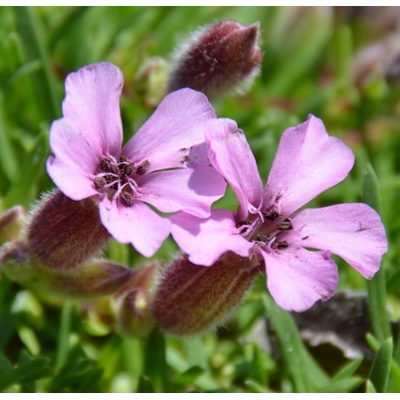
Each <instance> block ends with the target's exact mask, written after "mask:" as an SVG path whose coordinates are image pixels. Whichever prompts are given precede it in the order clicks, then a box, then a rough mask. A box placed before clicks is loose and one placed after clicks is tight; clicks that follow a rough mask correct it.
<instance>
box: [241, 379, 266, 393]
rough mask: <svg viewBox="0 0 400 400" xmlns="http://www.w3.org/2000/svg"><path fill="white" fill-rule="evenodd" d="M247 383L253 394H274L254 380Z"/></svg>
mask: <svg viewBox="0 0 400 400" xmlns="http://www.w3.org/2000/svg"><path fill="white" fill-rule="evenodd" d="M245 383H246V385H247V386H248V387H249V388H250V389H251V391H252V392H253V393H272V391H271V390H270V389H268V388H267V387H266V386H264V385H261V384H260V383H258V382H255V381H253V380H247V381H246V382H245Z"/></svg>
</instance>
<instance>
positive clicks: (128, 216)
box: [99, 197, 171, 257]
mask: <svg viewBox="0 0 400 400" xmlns="http://www.w3.org/2000/svg"><path fill="white" fill-rule="evenodd" d="M99 209H100V218H101V222H102V223H103V225H104V226H105V227H106V229H107V230H108V232H109V233H110V235H111V236H113V237H114V239H115V240H117V241H119V242H120V243H132V245H133V247H135V249H136V250H137V251H138V252H139V253H141V254H143V255H144V256H145V257H151V256H152V255H154V253H155V252H156V251H157V250H158V249H159V248H160V247H161V245H162V243H163V242H164V240H165V239H166V238H167V236H168V235H169V233H170V227H171V223H170V221H169V220H168V219H167V218H163V217H160V216H159V215H158V214H156V213H155V212H154V211H152V210H151V209H150V208H149V207H148V206H147V205H145V204H143V203H141V202H140V201H137V202H135V203H134V204H133V206H131V207H124V206H120V205H117V204H116V202H115V201H112V202H111V201H110V200H108V199H107V198H106V197H105V198H104V199H103V200H102V201H101V202H100V204H99Z"/></svg>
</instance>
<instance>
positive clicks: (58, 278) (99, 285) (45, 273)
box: [0, 242, 133, 299]
mask: <svg viewBox="0 0 400 400" xmlns="http://www.w3.org/2000/svg"><path fill="white" fill-rule="evenodd" d="M0 268H1V271H3V272H4V273H5V274H6V275H7V276H8V277H9V278H10V279H12V280H14V281H17V282H18V283H20V284H23V285H26V286H28V287H30V288H32V289H34V290H36V291H38V292H41V293H44V294H47V295H50V296H51V295H52V294H53V295H57V297H67V298H72V299H79V298H82V299H86V298H93V297H98V296H104V295H108V294H111V293H114V292H115V291H117V290H118V289H119V288H120V287H121V286H123V285H124V284H125V283H126V282H127V281H129V279H130V277H131V276H132V275H133V270H132V269H130V268H127V267H125V266H123V265H120V264H117V263H114V262H111V261H107V260H96V259H94V260H91V261H90V262H88V263H85V264H81V265H79V266H77V267H76V268H74V269H71V270H60V269H53V268H48V267H47V266H45V265H43V264H42V263H41V262H40V261H39V260H38V259H36V258H35V257H32V256H31V254H29V249H28V247H27V246H26V245H25V244H23V243H18V242H13V243H11V242H10V243H7V244H5V245H4V246H3V247H2V248H1V250H0Z"/></svg>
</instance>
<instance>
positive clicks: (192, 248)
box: [172, 116, 387, 311]
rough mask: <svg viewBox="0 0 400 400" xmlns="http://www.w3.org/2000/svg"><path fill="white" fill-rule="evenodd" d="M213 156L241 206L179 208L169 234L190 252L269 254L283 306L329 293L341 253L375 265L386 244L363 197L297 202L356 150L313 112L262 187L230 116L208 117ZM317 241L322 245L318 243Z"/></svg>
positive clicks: (326, 182) (291, 132) (208, 261)
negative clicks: (202, 213) (206, 211)
mask: <svg viewBox="0 0 400 400" xmlns="http://www.w3.org/2000/svg"><path fill="white" fill-rule="evenodd" d="M206 137H207V143H208V146H209V157H210V160H211V162H212V164H213V165H214V167H215V168H216V169H217V170H218V171H219V172H221V173H222V174H223V175H224V176H225V179H226V180H227V181H228V183H229V184H230V185H231V186H232V188H233V190H234V191H235V193H236V196H237V198H238V201H239V209H238V211H237V212H236V214H234V213H232V212H230V211H226V210H215V211H213V212H212V215H211V216H210V217H209V218H207V219H203V220H201V219H199V218H196V217H193V216H188V215H186V214H185V213H178V214H176V215H175V216H173V217H172V222H173V228H172V235H173V237H174V239H175V240H176V241H177V243H178V244H179V246H180V247H181V248H182V250H183V251H185V252H186V253H188V254H189V260H190V261H191V262H193V263H195V264H198V265H204V266H211V265H213V263H215V262H216V261H217V260H218V259H219V258H220V257H221V256H222V255H223V254H224V253H225V252H227V251H232V252H234V253H236V254H238V255H240V256H242V257H250V258H251V259H252V260H254V262H259V261H264V263H265V269H266V275H267V286H268V289H269V291H270V293H271V295H272V296H273V297H274V299H275V301H276V302H277V303H278V304H279V305H280V306H281V307H282V308H284V309H286V310H294V311H304V310H306V309H308V308H310V307H311V306H312V305H313V304H314V303H315V302H316V301H317V300H320V299H322V300H327V299H328V298H329V297H331V296H332V295H333V293H334V290H335V288H336V285H337V282H338V271H337V266H336V265H335V263H334V262H333V261H332V259H331V253H333V254H337V255H339V256H340V257H342V258H343V259H344V260H345V261H346V262H348V263H349V264H350V265H351V266H352V267H354V268H355V269H356V270H357V271H358V272H359V273H361V274H362V275H363V276H364V277H366V278H368V279H370V278H372V276H373V275H374V274H375V273H376V272H377V271H378V269H379V267H380V262H381V259H382V255H383V254H384V253H385V252H386V250H387V239H386V235H385V230H384V227H383V225H382V222H381V219H380V217H379V215H378V214H377V213H376V212H375V211H374V210H373V209H372V208H371V207H369V206H367V205H366V204H361V203H356V204H339V205H335V206H330V207H324V208H315V209H305V210H302V211H297V210H299V208H300V207H302V206H303V205H305V204H306V203H308V202H309V201H310V200H312V199H313V198H315V197H316V196H317V195H318V194H320V193H321V192H323V191H324V190H326V189H328V188H330V187H332V186H334V185H336V184H337V183H339V182H341V181H342V180H343V179H344V178H345V177H346V176H347V175H348V173H349V172H350V170H351V168H352V166H353V164H354V155H353V153H352V151H351V150H350V149H349V148H348V147H347V146H346V145H345V144H344V143H343V142H342V141H341V140H339V139H337V138H334V137H331V136H329V135H328V134H327V132H326V130H325V127H324V125H323V123H322V121H321V120H319V119H318V118H316V117H314V116H310V117H309V118H308V120H307V121H306V122H304V123H302V124H300V125H298V126H295V127H293V128H289V129H287V130H286V131H285V132H284V133H283V135H282V138H281V141H280V144H279V148H278V151H277V155H276V158H275V161H274V163H273V166H272V168H271V172H270V175H269V178H268V182H267V184H266V186H265V188H263V186H262V182H261V178H260V176H259V174H258V171H257V165H256V162H255V159H254V156H253V154H252V152H251V150H250V148H249V146H248V143H247V141H246V138H245V136H244V133H243V132H242V131H241V130H239V129H237V126H236V124H235V123H234V122H233V121H231V120H225V123H224V125H220V126H218V127H217V126H216V124H215V123H213V122H210V123H209V124H207V133H206ZM315 249H320V251H316V250H315Z"/></svg>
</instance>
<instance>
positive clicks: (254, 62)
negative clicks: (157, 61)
mask: <svg viewBox="0 0 400 400" xmlns="http://www.w3.org/2000/svg"><path fill="white" fill-rule="evenodd" d="M259 38H260V28H259V23H258V22H257V23H255V24H252V25H247V26H246V25H241V24H239V23H238V22H236V21H231V20H223V21H219V22H217V23H215V24H212V25H208V26H205V27H203V28H201V29H200V30H199V31H198V32H195V33H194V34H192V36H191V38H189V40H187V42H185V43H183V45H182V46H181V48H180V49H178V50H177V51H176V53H175V56H174V61H173V64H172V71H171V74H170V82H169V91H174V90H178V89H181V88H184V87H189V88H192V89H195V90H199V91H201V92H203V93H204V94H206V95H207V97H216V96H218V95H222V94H226V93H227V92H230V91H232V90H235V89H240V88H245V87H246V86H250V84H251V83H252V81H253V79H254V77H255V76H256V75H257V73H258V71H259V66H260V63H261V50H260V47H259V41H260V39H259Z"/></svg>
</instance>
